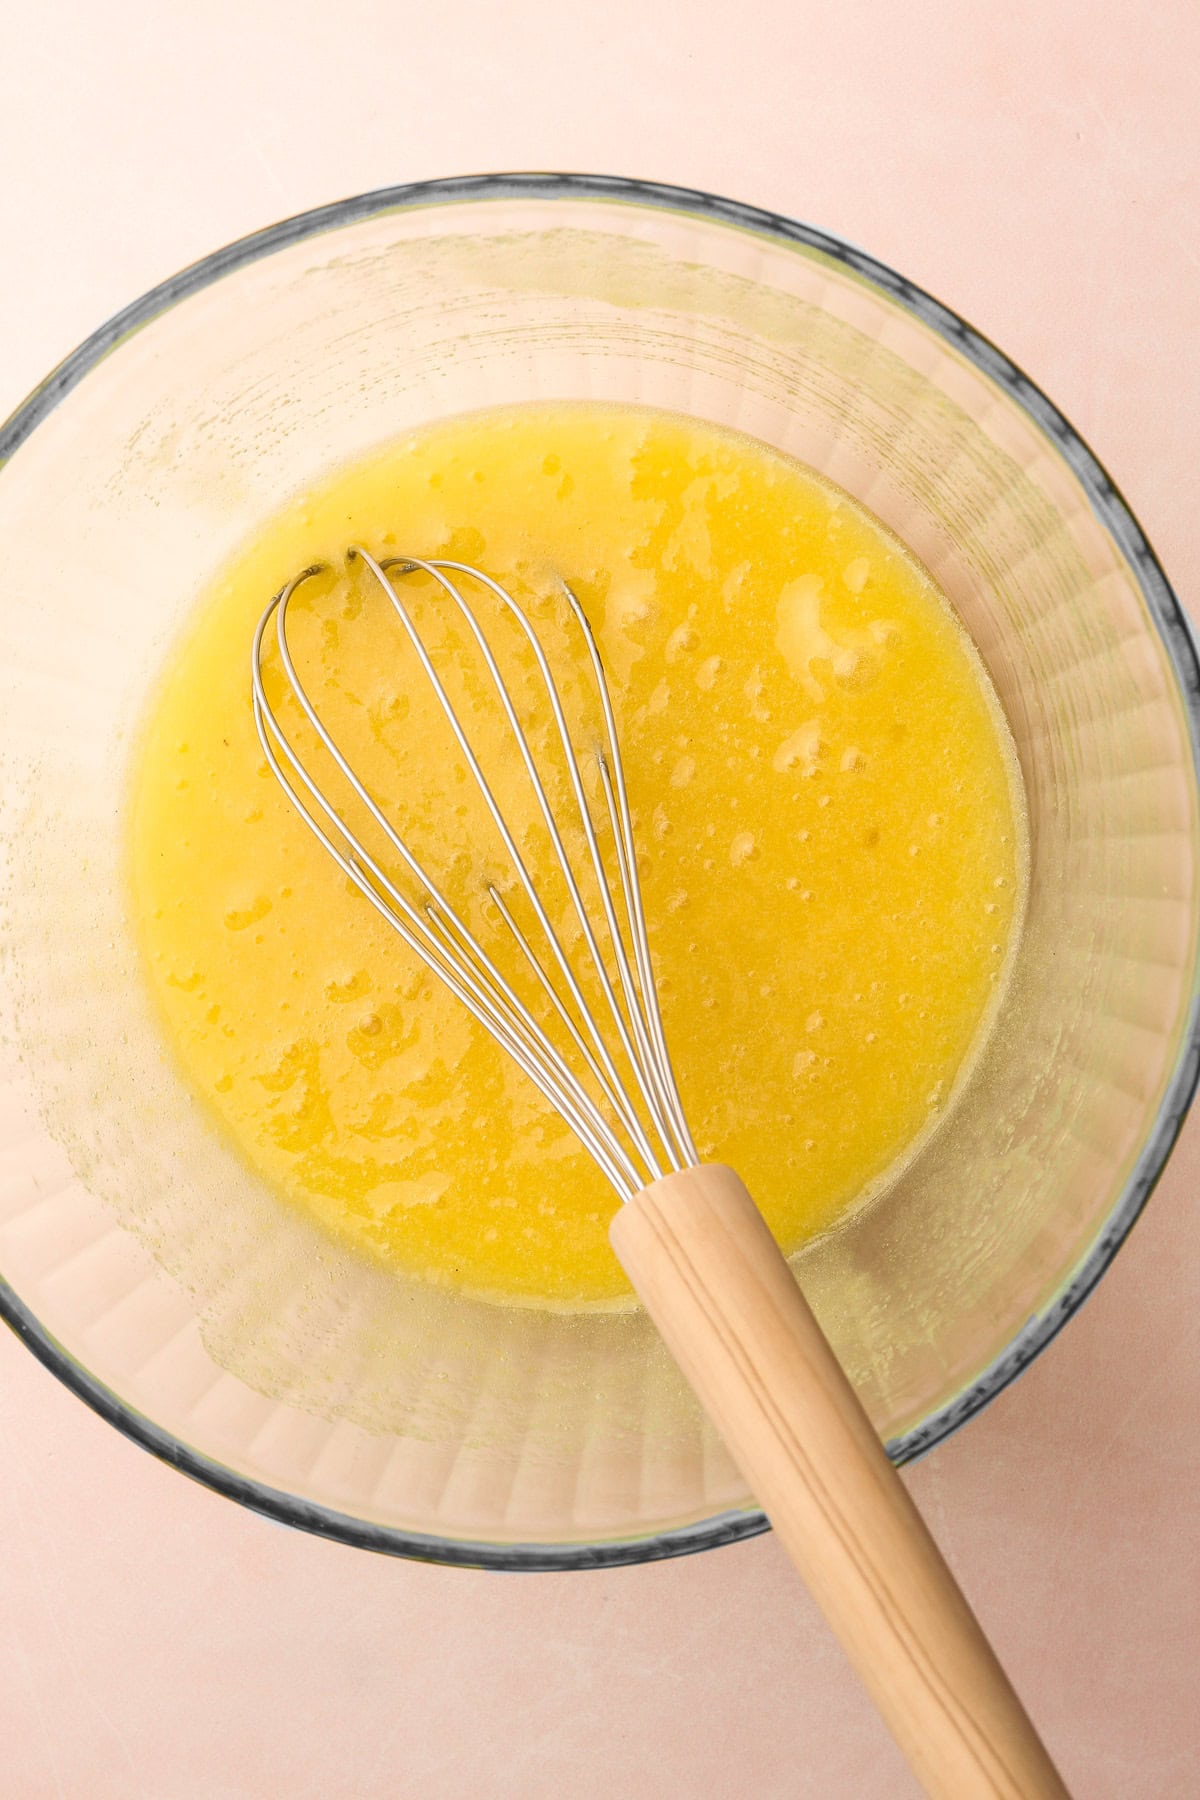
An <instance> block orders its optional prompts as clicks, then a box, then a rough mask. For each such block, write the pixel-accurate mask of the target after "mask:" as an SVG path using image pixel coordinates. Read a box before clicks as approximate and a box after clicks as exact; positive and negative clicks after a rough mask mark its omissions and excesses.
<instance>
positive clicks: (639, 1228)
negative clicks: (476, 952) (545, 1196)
mask: <svg viewBox="0 0 1200 1800" xmlns="http://www.w3.org/2000/svg"><path fill="white" fill-rule="evenodd" d="M611 1236H612V1243H613V1247H614V1249H615V1250H616V1253H617V1255H618V1256H619V1258H620V1259H621V1262H622V1264H623V1265H624V1268H625V1270H626V1272H627V1274H628V1275H629V1278H630V1280H631V1281H632V1283H633V1285H634V1287H635V1289H636V1290H637V1293H638V1296H639V1298H640V1299H641V1301H642V1303H643V1305H644V1306H645V1308H646V1311H647V1312H648V1313H649V1314H650V1317H651V1318H652V1319H653V1320H654V1322H655V1324H656V1325H657V1326H658V1329H659V1330H660V1332H661V1333H662V1335H663V1337H664V1339H665V1340H666V1343H667V1346H668V1348H669V1349H670V1350H671V1352H672V1354H673V1355H674V1357H675V1359H676V1361H677V1362H678V1364H679V1366H680V1368H681V1369H682V1371H683V1373H684V1374H685V1375H686V1376H687V1378H688V1380H689V1382H690V1383H691V1385H692V1387H693V1388H694V1390H695V1392H696V1394H697V1396H698V1397H699V1399H700V1400H701V1401H702V1403H703V1405H704V1407H705V1408H706V1410H707V1412H708V1414H709V1416H710V1417H711V1419H712V1421H713V1423H714V1424H715V1425H716V1427H717V1429H718V1430H719V1431H720V1433H721V1436H722V1437H723V1438H724V1440H725V1443H726V1444H727V1446H728V1448H729V1450H730V1451H731V1453H732V1455H733V1457H734V1459H735V1460H736V1462H737V1464H738V1466H739V1468H740V1469H741V1471H742V1473H743V1475H744V1476H745V1477H746V1480H747V1481H748V1483H749V1484H750V1487H751V1489H752V1491H753V1492H754V1494H755V1495H756V1496H757V1498H758V1500H759V1502H760V1504H761V1505H762V1506H763V1508H764V1509H765V1511H766V1513H767V1514H768V1516H769V1518H770V1520H771V1523H772V1525H773V1526H774V1528H775V1531H776V1533H777V1535H778V1536H779V1538H780V1539H781V1540H782V1543H783V1545H784V1548H785V1549H786V1550H787V1553H788V1555H789V1556H790V1558H791V1560H792V1562H793V1563H794V1564H795V1566H796V1568H797V1569H798V1570H799V1572H800V1574H801V1575H802V1576H803V1577H804V1580H805V1581H806V1582H807V1584H808V1587H809V1589H810V1590H811V1592H812V1594H813V1596H814V1598H815V1599H816V1600H817V1602H818V1604H819V1605H820V1607H821V1608H822V1610H823V1612H824V1613H825V1616H826V1618H827V1619H828V1620H829V1622H830V1624H831V1625H832V1626H833V1629H834V1631H835V1632H836V1633H837V1635H838V1637H839V1638H840V1639H841V1642H842V1645H843V1647H844V1648H845V1650H846V1652H847V1654H848V1655H849V1657H850V1660H851V1662H852V1663H853V1664H854V1666H855V1668H856V1669H857V1670H858V1673H859V1675H860V1677H861V1678H862V1680H863V1683H864V1684H865V1686H866V1688H867V1690H868V1692H869V1693H870V1694H871V1696H872V1698H873V1700H874V1701H875V1704H876V1706H877V1707H878V1708H879V1711H880V1713H881V1714H882V1715H883V1718H884V1719H885V1721H886V1722H887V1724H888V1726H889V1727H890V1728H891V1731H892V1733H893V1735H894V1736H895V1738H896V1740H897V1742H898V1743H899V1745H900V1748H901V1749H902V1750H903V1751H904V1754H905V1755H906V1756H907V1758H908V1761H909V1763H910V1765H911V1767H912V1769H913V1772H914V1773H915V1774H916V1776H917V1778H918V1779H919V1780H920V1781H921V1782H922V1783H923V1785H924V1787H925V1789H926V1792H927V1793H928V1794H930V1795H932V1796H935V1797H936V1800H1044V1797H1046V1800H1048V1797H1051V1796H1064V1795H1066V1793H1067V1790H1066V1788H1065V1787H1064V1785H1063V1782H1062V1780H1061V1778H1060V1777H1059V1775H1058V1774H1057V1772H1056V1771H1055V1768H1054V1765H1053V1764H1052V1763H1051V1761H1050V1758H1049V1756H1048V1755H1047V1753H1046V1751H1045V1749H1044V1748H1043V1746H1042V1743H1041V1741H1040V1739H1039V1738H1038V1735H1037V1733H1036V1732H1035V1730H1034V1728H1033V1726H1032V1724H1031V1723H1030V1721H1029V1718H1028V1716H1027V1715H1026V1713H1025V1711H1024V1708H1023V1707H1022V1705H1021V1702H1020V1701H1019V1700H1018V1698H1017V1696H1016V1694H1015V1692H1014V1691H1013V1688H1012V1687H1011V1685H1010V1683H1009V1681H1008V1678H1007V1676H1006V1675H1005V1673H1004V1671H1003V1669H1002V1668H1001V1667H1000V1664H999V1662H998V1661H997V1659H996V1656H995V1654H994V1652H993V1650H992V1648H991V1645H990V1644H989V1643H988V1641H987V1639H986V1637H985V1636H984V1634H983V1632H982V1630H981V1629H980V1626H979V1623H978V1621H977V1620H976V1618H975V1615H974V1613H973V1612H972V1611H971V1608H970V1607H969V1606H968V1604H967V1602H966V1600H965V1599H964V1597H963V1595H962V1592H961V1590H960V1589H959V1587H958V1585H957V1583H956V1582H955V1580H954V1577H953V1576H952V1575H951V1573H950V1571H949V1569H948V1568H947V1567H946V1564H945V1563H944V1562H943V1560H942V1557H941V1554H940V1552H939V1551H938V1548H937V1545H936V1544H935V1543H934V1541H933V1539H932V1537H931V1536H930V1534H929V1532H928V1530H927V1529H926V1527H925V1524H924V1522H923V1520H922V1519H921V1516H920V1514H919V1513H918V1512H917V1509H916V1507H915V1506H914V1505H913V1503H912V1501H911V1500H910V1498H909V1496H908V1492H907V1490H906V1489H905V1487H904V1486H903V1484H902V1482H901V1481H900V1478H899V1476H898V1475H897V1473H896V1471H895V1469H894V1468H893V1467H892V1465H891V1463H890V1462H889V1460H888V1457H887V1454H886V1452H885V1451H884V1449H883V1446H882V1444H881V1443H880V1441H879V1438H878V1436H877V1435H876V1432H875V1429H874V1427H873V1426H872V1424H871V1422H870V1420H869V1419H868V1418H867V1416H866V1414H865V1412H864V1411H863V1409H862V1407H861V1405H860V1404H859V1401H858V1399H857V1397H856V1395H855V1392H854V1389H853V1388H852V1387H851V1385H850V1382H849V1381H848V1380H847V1378H846V1376H845V1375H844V1374H843V1372H842V1369H841V1366H840V1364H839V1363H838V1361H837V1358H836V1357H835V1356H834V1354H833V1351H832V1350H831V1349H830V1347H829V1344H828V1343H827V1341H826V1339H825V1337H824V1335H823V1334H822V1332H821V1329H820V1327H819V1326H818V1324H817V1322H816V1320H815V1319H814V1317H813V1315H812V1313H811V1312H810V1310H809V1307H808V1304H807V1302H806V1301H805V1299H804V1297H803V1295H802V1294H801V1292H800V1289H799V1287H798V1286H797V1284H796V1279H795V1277H794V1275H793V1274H792V1271H791V1269H790V1268H789V1267H788V1265H787V1262H786V1261H785V1260H784V1257H783V1256H782V1254H781V1252H780V1251H779V1248H778V1246H777V1245H776V1243H775V1240H774V1238H773V1237H772V1236H771V1233H770V1230H769V1229H768V1227H767V1225H766V1224H765V1222H764V1220H763V1218H762V1215H761V1213H760V1212H759V1211H758V1208H757V1207H756V1206H755V1204H754V1202H753V1200H752V1199H751V1198H750V1195H749V1194H748V1193H747V1192H746V1189H745V1188H744V1187H743V1185H742V1183H741V1181H740V1180H739V1179H738V1177H737V1176H736V1175H735V1174H734V1173H733V1171H732V1169H727V1168H725V1167H723V1166H722V1165H721V1164H719V1163H709V1164H705V1165H703V1166H702V1167H700V1168H696V1169H687V1170H684V1171H683V1173H681V1174H678V1175H669V1176H667V1177H666V1178H665V1179H664V1180H662V1181H656V1182H655V1183H654V1184H653V1185H652V1186H650V1187H648V1188H646V1189H644V1190H643V1191H642V1192H641V1193H640V1194H638V1195H637V1196H636V1197H635V1198H634V1199H633V1200H631V1201H629V1202H628V1203H627V1204H626V1205H625V1206H624V1207H622V1209H621V1210H620V1212H618V1214H617V1216H616V1218H615V1219H614V1221H613V1225H612V1232H611Z"/></svg>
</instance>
